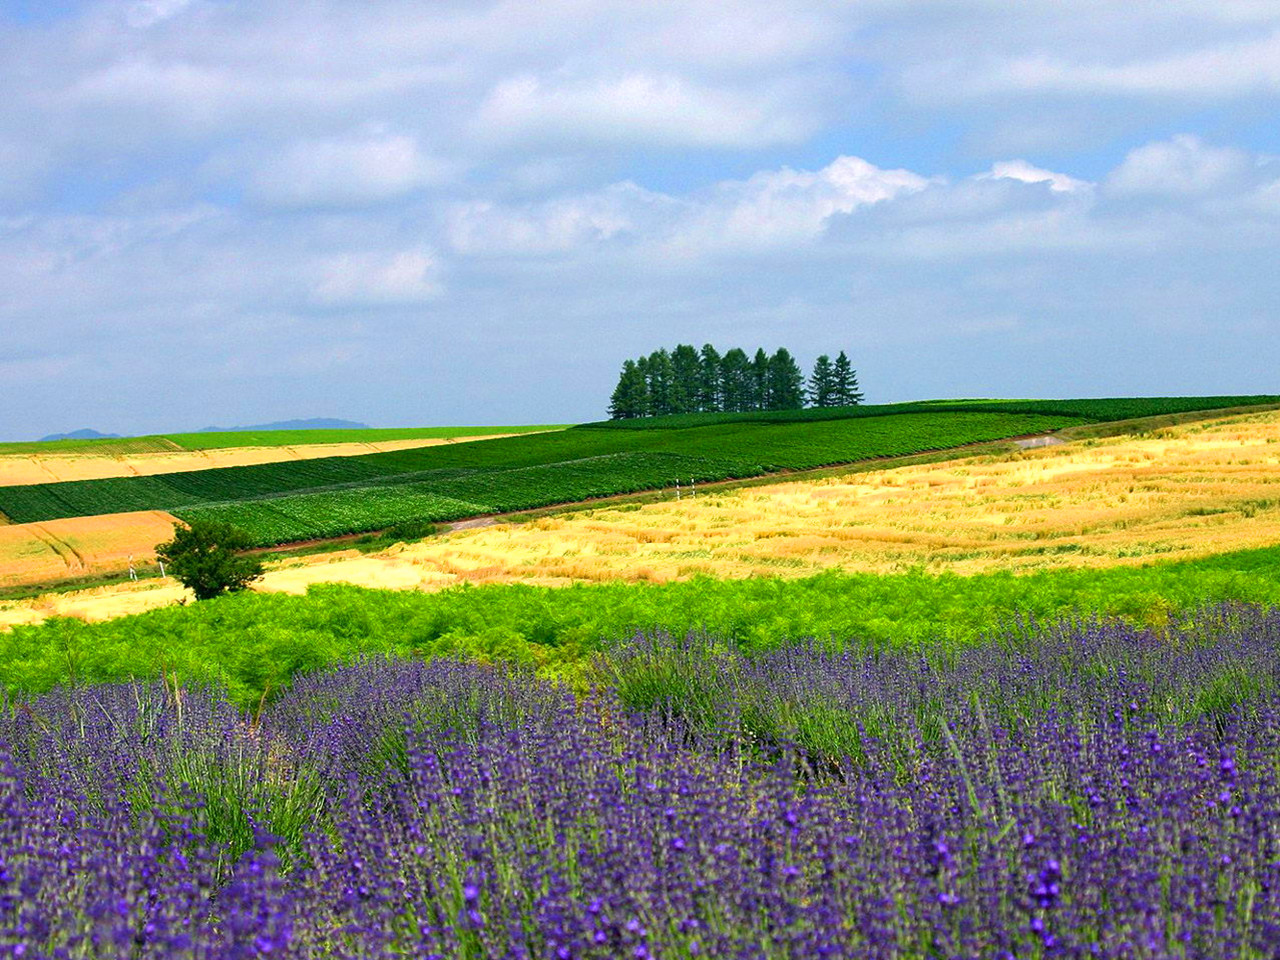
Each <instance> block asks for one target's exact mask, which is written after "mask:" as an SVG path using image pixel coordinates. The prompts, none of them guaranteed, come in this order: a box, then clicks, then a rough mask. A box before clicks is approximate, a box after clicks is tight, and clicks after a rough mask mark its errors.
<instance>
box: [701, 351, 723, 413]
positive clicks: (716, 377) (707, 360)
mask: <svg viewBox="0 0 1280 960" xmlns="http://www.w3.org/2000/svg"><path fill="white" fill-rule="evenodd" d="M699 368H700V369H699V371H698V410H699V411H700V412H702V413H719V412H720V410H722V409H723V402H724V395H723V391H722V390H721V387H720V351H719V350H717V349H716V348H715V347H713V346H712V345H711V344H709V343H704V344H703V345H702V352H701V354H700V355H699Z"/></svg>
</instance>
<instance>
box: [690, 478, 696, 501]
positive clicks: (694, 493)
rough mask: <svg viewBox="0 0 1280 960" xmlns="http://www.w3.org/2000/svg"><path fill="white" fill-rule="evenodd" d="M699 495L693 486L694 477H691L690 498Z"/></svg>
mask: <svg viewBox="0 0 1280 960" xmlns="http://www.w3.org/2000/svg"><path fill="white" fill-rule="evenodd" d="M697 495H698V488H697V487H695V486H694V485H693V477H690V478H689V496H691V497H696V496H697Z"/></svg>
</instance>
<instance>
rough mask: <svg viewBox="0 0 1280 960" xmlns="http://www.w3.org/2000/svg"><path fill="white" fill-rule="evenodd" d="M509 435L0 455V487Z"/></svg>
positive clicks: (353, 453) (351, 453)
mask: <svg viewBox="0 0 1280 960" xmlns="http://www.w3.org/2000/svg"><path fill="white" fill-rule="evenodd" d="M506 436H512V434H505V433H504V434H486V435H483V436H478V437H448V438H429V439H418V440H380V441H376V442H371V443H302V444H294V445H293V446H289V447H226V448H221V449H213V450H177V449H174V450H163V451H158V452H154V453H127V454H93V453H57V452H52V453H41V454H35V455H27V454H0V487H4V486H17V485H19V484H25V483H59V482H61V481H63V480H104V479H107V478H108V477H130V476H134V477H136V476H151V475H154V474H159V473H183V472H186V471H189V470H208V469H209V468H211V467H243V466H249V465H251V464H255V463H280V462H282V461H285V460H311V459H315V458H317V457H352V456H357V455H359V454H362V453H383V452H386V451H388V450H411V449H414V448H416V447H434V446H437V445H439V444H442V443H470V442H473V441H476V440H495V439H497V438H498V437H506Z"/></svg>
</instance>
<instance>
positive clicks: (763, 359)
mask: <svg viewBox="0 0 1280 960" xmlns="http://www.w3.org/2000/svg"><path fill="white" fill-rule="evenodd" d="M769 383H770V381H769V355H768V354H767V353H765V352H764V348H763V347H761V348H760V349H758V350H757V351H756V355H755V356H754V357H752V358H751V399H750V401H749V402H750V404H751V406H750V409H752V410H772V409H774V407H773V406H772V400H771V398H770V396H769Z"/></svg>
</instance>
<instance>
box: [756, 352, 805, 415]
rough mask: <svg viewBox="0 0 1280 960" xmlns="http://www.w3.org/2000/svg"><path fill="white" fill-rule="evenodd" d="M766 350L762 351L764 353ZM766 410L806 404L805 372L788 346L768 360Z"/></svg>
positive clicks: (786, 408)
mask: <svg viewBox="0 0 1280 960" xmlns="http://www.w3.org/2000/svg"><path fill="white" fill-rule="evenodd" d="M763 352H764V351H761V353H763ZM765 369H766V392H765V403H766V406H765V407H764V409H766V410H799V409H800V408H801V407H803V406H804V374H803V373H802V372H801V371H800V365H799V364H798V363H796V360H795V357H793V356H791V352H790V351H789V350H787V348H786V347H779V348H778V350H777V352H775V353H774V355H773V356H772V357H769V358H768V360H767V361H766V368H765Z"/></svg>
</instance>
